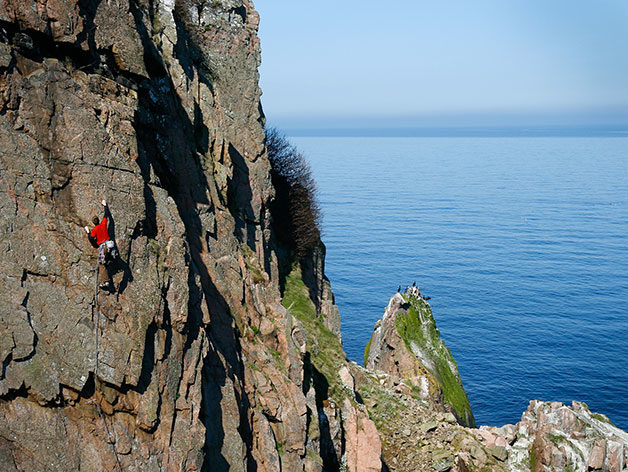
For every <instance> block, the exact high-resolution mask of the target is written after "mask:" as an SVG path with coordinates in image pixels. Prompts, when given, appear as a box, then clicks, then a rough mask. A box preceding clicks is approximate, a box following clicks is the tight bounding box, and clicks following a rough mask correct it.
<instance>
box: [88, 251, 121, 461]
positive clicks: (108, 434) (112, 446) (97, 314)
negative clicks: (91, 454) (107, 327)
mask: <svg viewBox="0 0 628 472" xmlns="http://www.w3.org/2000/svg"><path fill="white" fill-rule="evenodd" d="M98 266H99V262H98V259H97V260H96V271H95V275H96V289H95V291H94V302H93V303H92V308H93V310H95V311H96V367H95V368H94V395H96V381H97V380H98V353H99V351H100V349H99V348H98V340H99V339H100V310H99V309H98V289H99V288H100V287H99V286H98V269H99V267H98ZM93 320H94V311H92V321H93ZM94 399H95V398H94ZM95 403H96V409H97V410H98V416H99V417H100V419H101V420H102V422H103V424H104V425H105V433H107V440H108V441H110V440H111V439H112V438H113V442H111V443H110V444H111V449H112V451H113V455H114V456H115V458H116V464H117V465H118V470H119V471H120V472H122V465H121V464H120V458H119V457H118V451H116V444H115V443H116V438H115V429H114V434H113V435H112V434H111V433H110V432H109V426H108V425H107V421H106V420H105V416H104V415H103V413H102V409H101V408H100V402H98V401H96V402H95Z"/></svg>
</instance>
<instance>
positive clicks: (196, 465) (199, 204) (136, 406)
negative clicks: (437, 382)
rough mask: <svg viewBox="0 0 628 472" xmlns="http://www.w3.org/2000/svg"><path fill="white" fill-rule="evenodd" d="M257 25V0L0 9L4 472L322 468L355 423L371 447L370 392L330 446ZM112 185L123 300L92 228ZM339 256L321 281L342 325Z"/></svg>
mask: <svg viewBox="0 0 628 472" xmlns="http://www.w3.org/2000/svg"><path fill="white" fill-rule="evenodd" d="M258 21H259V18H258V15H257V13H256V12H255V10H254V9H253V6H252V4H251V2H250V1H248V0H217V1H212V2H200V1H193V0H172V1H166V0H156V1H151V2H148V1H143V0H119V1H114V2H104V1H100V0H95V1H91V0H79V1H78V2H74V1H69V0H43V1H37V2H35V1H33V0H26V1H21V2H17V1H13V0H5V1H3V2H0V166H1V168H0V230H1V231H2V238H1V241H0V244H1V245H2V254H3V263H2V265H0V278H1V280H2V290H0V360H1V361H2V371H1V372H0V469H2V470H6V471H18V470H19V471H44V470H46V471H68V470H85V471H110V470H129V471H133V470H137V471H140V470H141V471H163V470H172V471H175V470H176V471H196V470H233V471H238V470H258V471H265V470H304V468H307V470H322V467H323V464H324V463H325V461H328V460H329V459H328V458H329V457H330V456H329V454H328V452H329V451H328V450H326V449H325V447H326V446H327V445H329V444H332V446H333V447H337V457H336V461H337V462H338V463H341V462H342V461H343V460H344V461H345V462H346V461H347V459H346V457H347V453H348V451H347V448H346V447H345V427H344V423H343V421H344V420H343V418H345V417H346V418H349V419H350V420H351V421H353V422H352V423H351V425H352V430H351V431H352V433H351V434H353V436H351V434H349V435H348V436H346V437H348V438H353V437H354V436H355V437H357V441H358V444H362V443H363V438H364V437H365V436H366V437H368V438H370V439H371V440H372V435H373V429H374V428H373V427H371V426H372V423H369V421H370V420H368V416H367V415H366V413H365V412H364V411H363V407H361V408H362V410H360V407H359V405H358V404H357V402H356V401H355V399H354V400H353V403H352V404H351V408H349V409H348V411H345V406H344V405H343V403H342V401H341V400H339V401H338V402H336V403H335V404H337V405H343V406H339V407H337V408H336V412H335V413H334V415H335V418H337V421H336V420H334V421H336V424H335V425H334V427H335V428H336V429H337V431H336V439H335V442H334V440H331V437H330V435H329V428H330V424H331V423H332V422H331V421H329V418H326V417H324V416H321V412H323V413H324V408H328V406H329V404H330V400H329V399H328V398H327V397H326V396H325V395H324V393H323V391H322V390H319V391H317V392H316V393H315V392H314V388H313V387H312V386H311V385H309V384H307V385H306V383H305V379H306V378H308V375H309V374H307V372H308V368H309V364H308V360H307V354H308V349H310V345H311V342H310V340H308V339H307V333H306V332H305V331H304V328H303V325H302V323H301V322H300V321H299V320H298V319H297V318H295V316H293V314H292V313H291V311H290V310H289V309H288V308H286V307H285V306H283V305H282V292H281V284H280V276H279V269H278V267H279V263H278V256H277V254H278V252H277V251H276V250H275V249H276V242H275V237H274V233H273V229H272V225H271V220H270V217H269V210H268V208H269V203H270V201H271V199H272V198H273V195H274V189H273V188H272V185H271V179H270V175H269V171H270V165H269V162H268V159H267V158H266V152H265V146H264V117H263V114H262V112H261V106H260V100H259V99H260V94H261V93H260V89H259V87H258V72H257V67H258V66H259V63H260V47H259V40H258V38H257V27H258ZM103 198H106V199H107V201H108V203H109V207H110V209H111V212H112V217H113V221H110V231H111V232H112V233H113V234H112V235H113V236H114V237H115V240H116V242H117V245H118V248H119V251H120V255H121V258H120V261H118V263H117V264H116V266H115V267H114V269H113V272H114V274H113V280H114V284H115V287H116V293H115V294H111V295H107V294H106V293H105V292H103V291H100V292H99V291H98V289H97V284H96V272H95V269H96V267H97V264H96V251H95V250H94V249H93V248H92V247H91V246H90V245H89V243H88V241H87V238H86V236H85V233H84V230H83V226H85V225H90V224H91V223H90V221H91V219H92V217H93V216H94V215H97V216H100V215H101V213H102V207H101V204H100V201H101V199H103ZM323 259H324V249H323V248H322V246H321V250H320V251H318V252H317V253H315V254H313V255H312V256H311V257H310V258H309V259H306V260H304V261H302V265H303V267H305V268H308V267H309V268H310V269H308V270H305V271H304V274H305V273H307V277H306V275H304V276H303V278H304V279H307V280H306V283H307V284H308V285H307V286H308V287H310V289H309V291H308V295H309V296H310V303H312V306H313V307H315V308H314V313H315V315H314V316H315V317H316V319H319V320H322V323H321V324H325V325H327V326H329V329H330V330H331V331H329V332H330V333H331V332H332V331H333V332H336V333H337V332H338V331H339V330H338V327H339V318H338V312H337V308H336V307H335V305H334V304H333V294H332V293H331V290H330V287H329V282H328V281H327V279H326V278H325V277H324V272H323V269H324V268H323V263H324V261H323ZM326 329H327V328H326ZM338 345H339V341H338ZM340 361H341V362H345V363H346V360H344V358H342V359H341V360H340ZM354 420H355V421H354ZM321 431H322V432H323V433H322V434H321ZM328 440H329V441H328ZM377 440H379V439H377ZM330 441H331V442H330ZM43 445H45V447H42V446H43ZM334 451H336V449H334ZM377 460H379V457H377ZM377 460H375V459H373V461H371V462H372V463H374V462H377ZM373 467H375V468H376V467H377V466H373Z"/></svg>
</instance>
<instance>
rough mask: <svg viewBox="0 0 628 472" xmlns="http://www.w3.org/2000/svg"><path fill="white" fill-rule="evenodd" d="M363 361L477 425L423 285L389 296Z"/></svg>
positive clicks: (471, 423) (446, 409) (438, 406)
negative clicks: (407, 291)
mask: <svg viewBox="0 0 628 472" xmlns="http://www.w3.org/2000/svg"><path fill="white" fill-rule="evenodd" d="M364 365H365V367H366V368H367V369H370V370H375V371H382V372H384V373H386V374H389V375H392V376H394V377H397V378H399V379H402V380H403V381H404V382H406V383H407V384H408V385H410V386H411V387H412V388H413V389H414V390H415V391H416V392H417V393H418V395H419V396H420V398H421V399H422V400H425V401H427V402H429V403H430V404H432V405H433V407H434V408H435V409H436V410H440V411H450V412H452V413H453V414H454V415H455V416H456V418H457V419H458V421H459V422H460V424H462V425H465V426H474V425H475V420H474V418H473V413H472V412H471V406H470V405H469V400H468V399H467V395H466V393H465V391H464V389H463V387H462V381H461V380H460V375H459V373H458V366H457V365H456V361H455V360H454V358H453V356H452V355H451V352H450V351H449V349H448V348H447V346H445V343H444V342H443V340H442V339H441V338H440V333H439V331H438V329H436V322H435V321H434V317H433V316H432V311H431V308H430V306H429V304H428V303H427V302H426V301H425V300H424V299H423V298H422V297H421V296H420V292H419V291H418V289H415V290H413V291H411V293H403V294H402V293H396V294H395V295H394V296H393V297H392V298H391V299H390V301H389V302H388V306H387V307H386V311H385V313H384V316H383V317H382V319H381V320H379V321H378V322H377V323H376V325H375V329H374V331H373V335H372V336H371V340H370V341H369V343H368V345H367V347H366V351H365V353H364Z"/></svg>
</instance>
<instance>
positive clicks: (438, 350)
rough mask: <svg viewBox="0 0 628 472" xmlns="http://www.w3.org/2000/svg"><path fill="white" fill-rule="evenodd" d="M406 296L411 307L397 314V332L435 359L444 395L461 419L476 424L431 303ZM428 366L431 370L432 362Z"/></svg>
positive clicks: (436, 372)
mask: <svg viewBox="0 0 628 472" xmlns="http://www.w3.org/2000/svg"><path fill="white" fill-rule="evenodd" d="M406 300H407V301H408V302H410V307H409V309H408V312H407V313H405V314H404V313H399V314H398V315H397V321H396V328H397V332H398V333H399V335H400V336H401V339H403V341H404V343H405V344H406V348H407V349H408V351H410V352H412V345H413V344H414V345H416V346H417V347H418V348H419V349H421V352H422V353H423V354H424V355H425V356H426V357H427V358H428V359H429V360H430V361H431V362H432V363H433V367H434V371H433V372H431V373H432V374H433V375H434V376H435V377H436V379H437V380H438V383H439V384H440V385H441V390H442V392H443V399H444V400H445V402H447V403H448V404H450V405H451V406H452V407H453V409H454V410H455V412H456V415H457V416H458V418H459V419H460V420H461V422H463V423H464V424H465V425H466V426H474V425H475V419H474V418H473V412H472V411H471V405H470V404H469V399H468V398H467V394H466V392H465V391H464V388H463V387H462V382H461V381H460V379H459V377H458V375H457V372H456V371H457V369H458V366H457V364H456V361H455V360H454V358H453V356H452V355H451V352H450V351H449V349H448V348H447V346H445V343H444V342H442V340H441V338H440V333H439V331H438V329H436V322H435V321H434V317H433V316H432V311H431V309H430V307H429V305H427V303H426V302H425V301H423V300H421V299H418V298H415V297H413V296H406ZM419 361H421V359H419ZM452 366H454V368H452ZM425 367H426V368H428V369H429V370H430V371H431V369H430V368H429V367H428V366H425ZM454 369H455V370H456V371H454Z"/></svg>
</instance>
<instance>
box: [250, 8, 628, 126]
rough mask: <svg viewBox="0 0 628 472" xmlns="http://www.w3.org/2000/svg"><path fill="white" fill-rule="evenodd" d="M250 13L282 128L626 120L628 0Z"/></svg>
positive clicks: (267, 96) (269, 106) (269, 103)
mask: <svg viewBox="0 0 628 472" xmlns="http://www.w3.org/2000/svg"><path fill="white" fill-rule="evenodd" d="M255 6H256V8H257V10H258V11H259V13H260V16H261V24H260V37H261V41H262V67H261V68H260V73H261V86H262V90H263V93H264V95H263V96H262V104H263V107H264V111H265V113H266V116H267V117H268V119H269V121H270V122H271V123H274V124H277V125H279V126H282V127H299V126H315V127H325V126H352V125H357V126H360V125H369V124H373V125H378V124H381V123H383V122H387V123H394V124H399V125H412V124H418V125H430V124H431V125H448V124H453V125H457V124H470V123H479V122H481V121H482V120H484V121H486V122H487V123H488V124H499V123H517V122H521V123H524V124H589V123H628V0H473V1H470V0H430V1H427V0H397V1H395V0H389V1H383V0H378V1H371V0H360V1H357V0H344V1H338V0H336V1H332V0H318V1H303V0H256V1H255ZM493 121H494V123H493ZM489 122H490V123H489Z"/></svg>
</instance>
